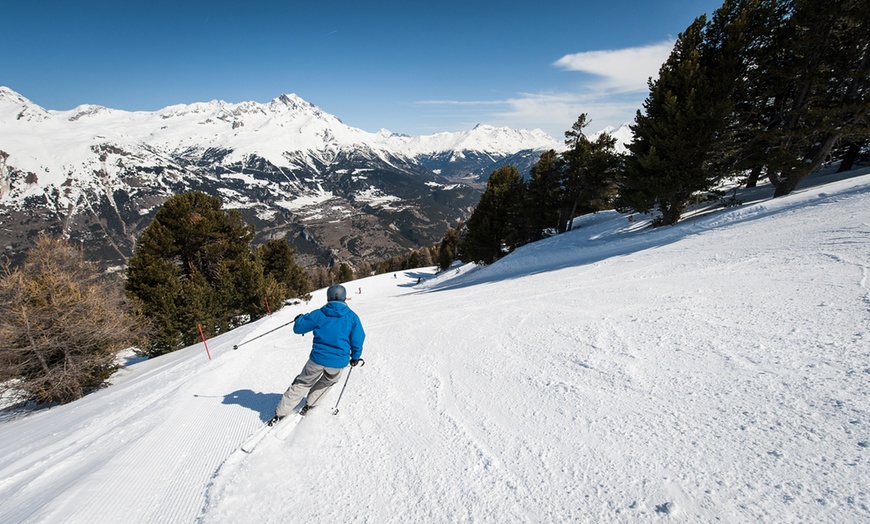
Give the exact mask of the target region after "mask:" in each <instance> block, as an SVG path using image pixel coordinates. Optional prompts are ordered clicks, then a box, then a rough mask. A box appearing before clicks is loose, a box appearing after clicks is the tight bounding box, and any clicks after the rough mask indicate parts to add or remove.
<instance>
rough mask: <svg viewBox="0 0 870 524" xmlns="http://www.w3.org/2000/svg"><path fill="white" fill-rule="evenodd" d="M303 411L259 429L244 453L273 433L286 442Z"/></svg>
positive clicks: (249, 440)
mask: <svg viewBox="0 0 870 524" xmlns="http://www.w3.org/2000/svg"><path fill="white" fill-rule="evenodd" d="M279 327H281V326H279ZM276 329H277V328H276ZM264 334H265V333H264ZM251 340H253V339H251ZM365 363H366V361H365V360H363V359H359V362H358V364H357V365H359V366H360V367H362V366H364V365H365ZM354 367H356V366H351V368H350V369H349V370H348V371H347V376H345V378H344V385H343V386H342V387H341V392H340V393H339V394H338V400H337V401H336V402H335V407H334V408H332V414H333V415H338V403H339V402H341V397H342V395H344V390H345V388H346V387H347V382H348V380H350V372H351V371H353V368H354ZM306 408H307V406H306ZM302 411H307V410H306V409H305V408H303V410H302ZM302 411H300V412H297V413H295V414H293V415H289V416H286V417H284V418H282V419H281V420H279V421H278V422H276V423H275V424H274V425H271V426H269V425H266V426H263V427H262V428H260V429H258V430H257V431H256V432H255V433H254V434H253V435H251V436H250V437H248V440H246V441H245V442H244V443H242V447H241V449H242V451H244V452H245V453H251V452H253V451H254V449H255V448H256V447H257V445H259V444H260V442H262V441H263V439H265V438H266V435H268V434H270V433H273V432H274V434H275V438H277V439H278V440H286V439H287V437H288V436H290V433H292V432H293V429H294V428H295V427H296V425H297V424H299V422H300V421H301V420H302V419H303V418H305V415H304V414H303V412H302Z"/></svg>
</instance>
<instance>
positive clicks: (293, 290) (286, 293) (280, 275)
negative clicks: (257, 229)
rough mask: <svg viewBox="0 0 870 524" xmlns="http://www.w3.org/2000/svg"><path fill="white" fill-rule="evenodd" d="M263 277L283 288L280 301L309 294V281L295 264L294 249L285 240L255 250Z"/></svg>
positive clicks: (269, 242)
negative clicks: (270, 278) (272, 280)
mask: <svg viewBox="0 0 870 524" xmlns="http://www.w3.org/2000/svg"><path fill="white" fill-rule="evenodd" d="M257 255H258V256H259V259H260V262H261V263H262V264H263V271H264V273H265V276H266V277H267V278H268V277H272V278H273V279H274V280H275V282H276V283H278V284H280V285H281V286H282V288H283V291H282V293H281V295H282V296H281V297H280V299H282V300H283V299H286V298H298V297H304V296H306V295H308V294H309V293H310V292H311V279H310V278H309V276H308V274H307V273H306V272H305V270H304V269H302V268H301V267H300V266H299V265H298V264H297V263H296V259H295V256H296V248H294V247H292V246H291V245H290V243H289V242H287V239H285V238H282V239H280V240H269V241H268V242H266V243H265V244H263V245H262V246H260V247H259V248H258V249H257Z"/></svg>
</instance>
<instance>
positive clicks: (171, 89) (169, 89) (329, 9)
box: [0, 0, 722, 139]
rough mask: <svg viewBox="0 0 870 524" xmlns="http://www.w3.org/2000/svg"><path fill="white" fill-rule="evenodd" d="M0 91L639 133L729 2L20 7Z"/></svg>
mask: <svg viewBox="0 0 870 524" xmlns="http://www.w3.org/2000/svg"><path fill="white" fill-rule="evenodd" d="M9 4H10V3H7V5H6V6H4V8H3V23H2V30H0V85H5V86H7V87H9V88H11V89H13V90H15V91H18V92H19V93H21V94H22V95H24V96H25V97H27V98H29V99H31V100H33V101H34V102H35V103H37V104H39V105H41V106H42V107H45V108H46V109H56V110H66V109H72V108H73V107H75V106H77V105H80V104H86V103H87V104H97V105H102V106H107V107H112V108H116V109H124V110H128V111H139V110H146V111H154V110H157V109H161V108H163V107H166V106H168V105H173V104H179V103H185V104H186V103H192V102H207V101H210V100H214V99H217V100H225V101H227V102H233V103H237V102H243V101H256V102H268V101H269V100H272V99H273V98H275V97H277V96H279V95H281V94H285V93H287V94H289V93H295V94H297V95H299V96H300V97H302V98H304V99H305V100H307V101H309V102H311V103H313V104H315V105H317V106H319V107H320V108H322V109H323V110H324V111H326V112H328V113H331V114H333V115H336V116H338V117H339V118H341V119H342V121H344V122H345V123H346V124H348V125H351V126H354V127H359V128H361V129H364V130H366V131H371V132H374V131H377V130H378V129H380V128H386V129H389V130H390V131H393V132H396V133H405V134H409V135H422V134H432V133H437V132H441V131H464V130H467V129H471V128H472V127H474V125H476V124H478V123H483V124H491V125H496V126H509V127H513V128H523V129H535V128H540V129H543V130H544V131H547V132H548V133H550V134H551V135H553V136H554V137H555V138H557V139H562V138H563V137H564V132H565V131H567V130H569V129H570V128H571V125H572V124H573V123H574V122H575V121H576V119H577V116H578V115H579V114H580V113H583V112H585V113H588V115H589V118H591V120H592V123H591V124H590V126H589V128H588V130H589V131H597V130H599V129H601V128H603V127H605V126H609V125H612V126H618V125H620V124H622V123H625V122H630V121H631V120H632V119H633V118H634V114H635V111H636V110H637V109H639V108H640V107H641V104H642V102H643V100H644V98H645V97H646V95H647V87H646V78H647V77H648V76H650V75H653V74H655V73H656V71H657V70H658V66H659V65H660V64H661V62H662V61H663V60H664V59H665V58H666V57H667V54H668V53H669V51H670V49H671V47H672V43H673V40H674V39H675V38H676V37H677V35H678V34H679V33H680V32H681V31H683V30H684V29H685V28H686V27H687V26H688V25H689V24H690V23H691V22H692V21H693V20H694V19H695V17H696V16H698V15H701V14H704V13H707V14H711V13H712V12H713V10H715V9H716V8H718V7H719V6H720V5H721V4H722V1H721V0H656V1H649V0H631V1H620V0H612V1H610V2H601V1H588V0H573V1H561V0H560V1H547V0H540V1H537V2H531V1H529V2H515V1H511V0H502V1H477V2H475V1H464V2H462V1H453V0H441V1H439V2H418V1H413V0H403V1H394V0H381V1H378V2H373V3H371V4H369V3H367V2H359V1H357V2H346V1H343V0H334V1H329V2H317V1H312V0H308V1H305V2H298V1H295V0H283V1H272V0H248V1H246V2H225V1H220V0H215V1H212V2H199V1H189V2H185V1H183V0H176V1H172V2H169V1H164V0H151V1H146V2H139V1H123V0H114V1H111V2H109V1H89V0H83V1H78V2H70V1H69V0H64V1H58V0H49V1H43V0H30V1H24V0H13V1H12V2H11V5H9Z"/></svg>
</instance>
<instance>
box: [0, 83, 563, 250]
mask: <svg viewBox="0 0 870 524" xmlns="http://www.w3.org/2000/svg"><path fill="white" fill-rule="evenodd" d="M559 148H560V142H558V141H557V140H555V139H553V138H552V137H550V136H549V135H547V134H546V133H544V132H542V131H540V130H535V131H525V130H513V129H508V128H496V127H492V126H485V125H479V126H477V127H475V128H474V129H472V130H470V131H466V132H459V133H440V134H436V135H430V136H419V137H410V136H406V135H398V134H394V133H390V132H389V131H387V130H380V131H378V132H376V133H369V132H366V131H363V130H361V129H357V128H353V127H350V126H347V125H345V124H344V123H342V122H341V120H339V119H338V118H337V117H335V116H333V115H330V114H328V113H326V112H324V111H323V110H321V109H320V108H318V107H316V106H314V105H312V104H310V103H308V102H306V101H305V100H303V99H301V98H299V97H298V96H296V95H281V96H279V97H277V98H275V99H274V100H272V101H271V102H268V103H265V104H261V103H256V102H243V103H238V104H232V103H227V102H222V101H216V100H215V101H211V102H204V103H194V104H189V105H174V106H169V107H166V108H164V109H161V110H159V111H154V112H144V111H140V112H128V111H121V110H115V109H110V108H106V107H101V106H95V105H82V106H79V107H77V108H75V109H72V110H69V111H53V110H46V109H44V108H42V107H40V106H39V105H37V104H35V103H33V102H32V101H30V100H28V99H27V98H25V97H24V96H22V95H20V94H19V93H16V92H15V91H13V90H11V89H9V88H6V87H0V225H2V228H0V242H2V244H3V245H4V251H5V252H6V254H7V255H10V256H13V257H14V256H15V255H16V254H17V253H19V252H21V251H22V250H24V249H26V248H27V247H28V241H27V239H28V237H29V236H31V235H32V234H33V232H34V231H37V230H48V231H51V232H54V233H58V234H64V235H67V236H68V237H69V238H71V239H72V240H80V241H81V242H82V244H83V248H84V249H85V250H86V252H88V254H89V255H90V256H91V257H92V258H95V259H98V260H103V261H106V260H108V261H112V262H113V263H117V264H120V263H123V262H124V261H125V260H126V259H127V258H128V257H129V256H130V255H131V254H132V249H133V245H134V242H135V238H136V237H137V236H138V234H139V233H140V232H141V230H142V228H144V227H145V226H147V225H148V224H149V223H150V221H151V218H152V217H153V213H154V212H155V211H156V209H157V208H158V207H159V206H160V205H161V204H162V203H163V201H165V200H166V199H167V198H168V197H170V196H171V195H173V194H178V193H183V192H187V191H194V190H198V191H203V192H206V193H208V194H211V195H215V196H219V197H220V198H221V199H222V201H223V202H224V207H225V208H236V209H240V210H241V211H242V213H243V214H244V216H245V219H246V220H247V221H248V222H249V223H251V224H253V225H255V227H256V228H257V231H258V241H264V240H266V239H269V238H280V237H284V236H286V237H287V238H288V239H290V240H291V243H293V244H294V245H296V246H297V247H298V249H299V258H300V260H301V261H302V263H305V264H313V263H324V262H330V261H332V260H336V259H337V260H342V261H351V262H353V261H354V260H360V259H365V258H368V259H370V260H379V259H381V258H385V257H388V256H391V255H394V254H399V253H404V252H406V251H407V250H408V249H409V248H413V247H417V246H420V245H427V244H430V243H433V242H436V241H437V240H439V239H440V238H441V236H443V234H444V233H445V232H446V229H447V227H448V226H449V225H452V224H454V223H455V222H456V221H457V220H460V219H464V218H467V216H468V214H469V212H470V210H471V209H473V207H474V206H475V205H476V204H477V200H478V198H479V191H480V188H479V186H480V184H481V183H482V182H485V180H486V178H487V177H488V176H489V174H490V173H491V172H492V171H493V170H494V169H495V168H497V167H499V166H500V165H504V164H506V163H512V164H513V165H516V166H517V167H519V168H520V169H521V170H528V168H530V167H531V165H533V164H534V162H535V161H537V158H538V156H539V155H540V152H541V151H544V150H547V149H559ZM523 162H525V163H523Z"/></svg>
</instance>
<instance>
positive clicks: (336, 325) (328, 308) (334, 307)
mask: <svg viewBox="0 0 870 524" xmlns="http://www.w3.org/2000/svg"><path fill="white" fill-rule="evenodd" d="M346 299H347V290H346V289H344V286H339V285H336V286H330V287H329V288H328V289H327V290H326V300H327V302H326V305H325V306H323V307H322V308H320V309H317V310H314V311H312V312H311V313H307V314H305V315H299V316H297V317H296V320H295V322H294V324H293V332H294V333H296V334H298V335H304V334H305V333H308V332H309V331H314V341H313V342H312V344H311V354H310V355H309V356H308V362H306V363H305V367H303V368H302V372H301V373H299V375H297V377H296V378H295V379H294V380H293V383H292V384H291V385H290V387H289V388H287V391H285V392H284V395H283V396H282V397H281V400H280V401H279V402H278V407H277V408H276V409H275V416H274V417H273V418H272V420H270V421H269V424H270V425H272V424H274V423H275V422H277V421H279V420H281V419H282V418H284V417H286V416H287V415H289V414H290V413H292V412H293V409H294V408H295V407H296V405H297V404H299V402H300V401H301V400H302V398H303V397H305V396H306V393H307V395H308V396H307V398H306V401H305V406H304V407H303V408H302V409H301V410H300V414H302V415H304V414H305V413H307V412H308V410H309V409H311V408H313V407H314V406H315V404H317V401H318V400H319V399H320V397H321V396H323V394H324V393H326V391H327V390H328V389H329V387H330V386H332V385H333V384H335V383H336V382H338V379H339V377H340V376H341V372H342V370H343V369H344V368H346V367H347V365H348V364H350V365H351V366H356V365H357V364H359V363H360V362H362V361H363V360H362V359H361V358H360V356H361V355H362V348H363V341H364V340H365V337H366V334H365V332H364V331H363V327H362V323H361V322H360V320H359V317H358V316H357V314H356V313H354V312H353V311H351V309H350V308H349V307H348V306H347V304H345V300H346Z"/></svg>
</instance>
